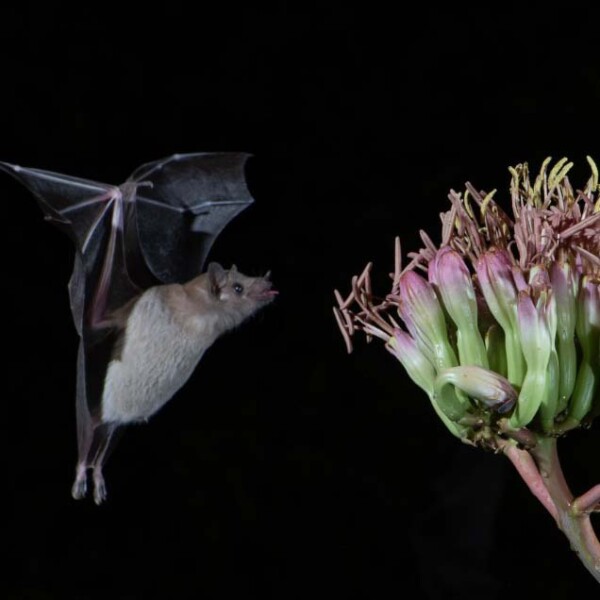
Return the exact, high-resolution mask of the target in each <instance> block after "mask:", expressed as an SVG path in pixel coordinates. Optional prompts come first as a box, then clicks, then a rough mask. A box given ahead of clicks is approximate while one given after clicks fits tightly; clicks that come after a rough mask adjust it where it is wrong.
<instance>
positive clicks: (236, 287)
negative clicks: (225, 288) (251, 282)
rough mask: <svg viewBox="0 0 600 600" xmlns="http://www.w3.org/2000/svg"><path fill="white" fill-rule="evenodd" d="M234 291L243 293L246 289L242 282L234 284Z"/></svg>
mask: <svg viewBox="0 0 600 600" xmlns="http://www.w3.org/2000/svg"><path fill="white" fill-rule="evenodd" d="M233 291H234V292H235V293H236V294H241V293H242V292H243V291H244V286H243V285H242V284H241V283H234V284H233Z"/></svg>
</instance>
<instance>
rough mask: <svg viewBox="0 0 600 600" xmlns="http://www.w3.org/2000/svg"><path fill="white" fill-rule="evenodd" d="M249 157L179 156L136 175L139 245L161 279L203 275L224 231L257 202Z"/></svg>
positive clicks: (133, 178) (244, 155)
mask: <svg viewBox="0 0 600 600" xmlns="http://www.w3.org/2000/svg"><path fill="white" fill-rule="evenodd" d="M248 156H249V155H248V154H242V153H198V154H175V155H174V156H171V157H169V158H165V159H163V160H159V161H156V162H153V163H149V164H146V165H143V166H141V167H139V168H138V169H136V171H135V172H134V173H133V174H132V175H131V177H130V179H129V182H131V183H135V184H136V189H137V196H136V210H137V228H138V237H139V243H140V248H141V251H142V254H143V256H144V260H145V263H146V264H147V265H148V267H149V268H150V270H151V271H152V273H153V274H154V276H155V277H157V278H158V279H159V280H160V281H162V282H164V283H173V282H183V281H187V280H189V279H191V278H193V277H195V276H196V275H198V274H199V273H200V272H201V271H202V267H203V265H204V262H205V261H206V257H207V255H208V252H209V251H210V248H211V246H212V244H213V242H214V240H215V239H216V237H217V236H218V235H219V233H220V232H221V231H222V230H223V228H224V227H225V226H226V225H227V224H228V223H229V221H231V220H232V219H233V218H234V217H235V216H237V215H238V214H239V213H240V212H241V211H242V210H244V208H246V207H247V206H248V205H250V204H251V203H252V202H253V201H254V200H253V198H252V196H251V195H250V192H249V191H248V188H247V186H246V181H245V177H244V165H245V163H246V160H247V159H248Z"/></svg>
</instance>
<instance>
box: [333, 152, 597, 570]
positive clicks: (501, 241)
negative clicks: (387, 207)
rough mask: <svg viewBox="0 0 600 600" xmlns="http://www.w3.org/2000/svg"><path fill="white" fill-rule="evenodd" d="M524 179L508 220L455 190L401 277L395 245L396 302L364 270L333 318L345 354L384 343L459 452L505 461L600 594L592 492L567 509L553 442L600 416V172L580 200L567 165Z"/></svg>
mask: <svg viewBox="0 0 600 600" xmlns="http://www.w3.org/2000/svg"><path fill="white" fill-rule="evenodd" d="M550 162H551V161H550V159H547V160H546V161H544V163H543V164H542V167H541V170H540V172H539V174H538V175H537V176H536V177H535V178H534V179H533V181H532V180H531V178H530V175H529V168H528V166H527V164H522V165H517V166H516V167H514V168H511V169H509V171H510V173H511V176H512V177H511V185H510V205H511V209H512V215H509V214H507V213H506V212H505V211H504V210H503V209H502V208H501V206H500V205H499V204H498V203H496V201H495V198H494V195H495V190H494V191H493V192H490V193H486V192H483V191H477V190H476V189H475V188H474V187H473V186H472V185H471V184H469V183H467V185H466V190H465V192H464V194H459V193H457V192H454V191H451V193H450V195H449V199H450V203H451V208H450V210H449V211H447V212H446V213H443V214H442V215H441V217H442V232H441V243H440V245H439V247H438V246H436V245H435V244H434V243H433V241H432V240H431V238H430V237H429V236H428V235H427V234H426V233H425V232H421V237H422V239H423V243H424V247H423V248H422V249H421V250H419V251H418V252H414V253H411V254H409V255H408V257H409V259H410V261H409V263H408V265H406V266H405V267H404V268H403V266H402V258H401V253H400V242H399V240H396V249H395V261H394V262H395V264H394V272H393V274H392V286H391V292H390V293H389V294H388V295H387V296H385V297H383V298H381V297H377V296H375V295H374V294H373V292H372V287H371V281H370V273H371V268H372V267H371V265H368V266H367V268H366V269H365V270H364V271H363V273H362V274H361V275H360V276H359V277H355V278H353V280H352V291H351V293H350V295H349V296H348V297H347V298H343V297H342V295H341V294H340V293H339V292H337V291H336V298H337V304H338V305H337V307H336V308H334V313H335V316H336V320H337V323H338V325H339V327H340V330H341V332H342V335H343V337H344V340H345V342H346V346H347V349H348V351H349V352H351V351H352V341H353V338H354V337H355V336H356V335H357V333H360V332H364V333H365V334H367V336H368V337H369V338H371V337H376V338H379V339H382V340H383V341H384V342H385V345H386V348H387V349H388V350H389V352H390V353H391V354H392V355H393V356H395V357H396V358H397V359H398V360H399V361H400V363H401V364H402V365H403V366H404V368H405V369H406V371H407V372H408V374H409V376H410V377H411V379H412V380H413V381H414V382H415V383H416V384H417V385H418V386H419V387H420V388H421V389H422V390H423V391H424V392H425V393H426V394H427V395H428V397H429V399H430V402H431V404H432V405H433V408H434V409H435V411H436V413H437V414H438V416H439V417H440V418H441V420H442V421H443V422H444V424H445V425H446V427H447V428H448V430H449V431H450V432H451V433H452V434H453V435H454V436H455V437H457V438H459V439H461V440H462V441H463V442H465V443H468V444H471V445H475V446H480V447H482V448H486V449H491V450H493V451H495V452H497V453H503V454H504V455H506V456H507V457H508V458H509V459H510V460H511V462H512V464H513V465H514V466H515V468H516V469H517V471H518V472H519V474H520V475H521V477H522V478H523V480H524V481H525V482H526V484H527V485H528V487H529V489H530V490H531V491H532V493H533V494H534V495H535V497H536V498H538V500H539V501H540V502H541V503H542V505H543V506H544V507H545V508H546V509H547V510H548V512H549V513H550V514H551V515H552V517H553V518H554V519H555V521H556V523H557V525H558V526H559V527H560V528H561V530H562V531H563V532H564V533H565V535H566V536H567V537H568V539H569V541H570V542H571V545H572V547H573V548H574V549H575V550H576V552H577V554H578V556H579V558H580V559H581V561H582V562H583V563H584V565H585V566H586V568H587V569H588V570H589V572H590V573H591V574H592V575H593V576H594V577H595V578H596V579H597V580H598V581H599V582H600V544H599V542H598V539H597V537H596V534H595V532H594V529H593V527H592V524H591V520H590V515H591V514H592V513H593V512H594V511H597V510H598V507H599V505H600V485H597V486H594V487H592V488H591V489H590V490H589V491H588V492H586V493H584V494H582V495H581V496H579V497H578V498H574V497H573V495H572V493H571V492H570V490H569V488H568V486H567V484H566V481H565V478H564V475H563V473H562V470H561V467H560V462H559V460H558V453H557V449H556V447H557V438H558V437H560V436H562V435H564V434H566V433H567V432H569V431H571V430H574V429H577V428H578V427H580V426H581V425H582V424H586V423H589V422H590V421H591V420H592V419H593V418H594V417H595V416H597V415H598V414H600V385H599V380H600V195H599V189H598V170H597V168H596V165H595V163H594V162H593V161H592V160H591V159H590V158H588V163H589V164H590V167H591V170H592V177H591V178H590V180H589V181H588V183H587V184H586V186H585V187H584V189H583V190H577V191H575V190H574V189H573V187H572V186H571V184H570V182H569V180H568V177H567V174H568V172H569V170H570V169H571V167H572V163H569V162H568V161H567V159H562V160H560V161H558V162H557V163H556V164H555V165H554V166H553V167H552V168H549V167H550Z"/></svg>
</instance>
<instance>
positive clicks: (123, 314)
mask: <svg viewBox="0 0 600 600" xmlns="http://www.w3.org/2000/svg"><path fill="white" fill-rule="evenodd" d="M274 295H275V292H274V291H272V290H271V284H270V282H269V280H268V279H267V278H264V277H257V278H253V277H246V276H245V275H242V274H241V273H239V272H238V271H237V269H235V267H232V268H231V269H230V270H229V271H225V270H223V269H222V268H221V267H220V266H219V265H216V264H214V263H212V264H211V265H210V266H209V270H208V272H207V273H204V274H202V275H200V276H198V277H196V278H195V279H193V280H191V281H190V282H188V283H186V284H183V285H179V284H171V285H162V286H156V287H152V288H149V289H148V290H146V291H145V292H144V293H143V294H141V296H140V297H139V298H138V299H137V300H135V301H133V302H131V303H129V304H128V305H127V306H126V307H123V309H122V310H120V311H116V312H115V314H114V315H113V316H112V320H111V321H112V324H113V326H115V327H117V328H119V329H122V333H121V339H120V340H119V341H118V342H117V343H116V344H115V355H114V358H113V359H112V360H111V361H110V363H109V365H108V369H107V373H106V377H105V381H104V389H103V393H102V403H101V412H100V417H99V418H98V419H96V420H95V421H91V422H90V423H89V432H88V434H87V435H85V436H84V438H85V439H86V440H87V441H88V442H87V445H86V446H84V447H83V448H81V449H80V457H79V463H78V465H77V470H76V477H75V483H74V485H73V496H74V497H76V498H80V497H82V496H83V495H85V493H86V490H87V483H86V480H87V470H88V469H90V468H92V469H93V470H94V498H95V500H96V502H97V503H100V502H102V501H103V500H104V498H105V496H106V488H105V485H104V479H103V476H102V465H103V462H104V459H105V453H106V449H107V447H108V445H109V443H110V440H111V437H112V434H113V432H114V431H115V429H116V428H117V427H118V426H120V425H125V424H127V423H132V422H136V421H145V420H147V419H148V418H149V417H150V416H152V415H153V414H154V413H155V412H157V411H158V410H159V409H160V408H161V407H162V406H164V405H165V404H166V403H167V402H168V401H169V400H170V399H171V398H172V397H173V395H174V394H175V393H176V392H177V391H178V390H179V389H180V388H181V386H183V384H184V383H185V382H186V381H187V379H188V378H189V377H190V375H191V374H192V372H193V370H194V368H195V367H196V365H197V364H198V362H199V360H200V359H201V358H202V355H203V354H204V352H205V351H206V350H207V349H208V348H209V347H210V346H211V345H212V344H213V343H214V341H215V340H216V339H217V338H218V337H219V336H220V335H221V334H223V333H225V332H226V331H228V330H230V329H232V328H234V327H235V326H237V325H239V324H240V323H241V322H242V321H244V320H245V319H246V318H247V317H249V316H251V315H252V314H253V313H255V312H256V311H257V310H258V309H259V308H261V307H262V306H264V305H266V304H268V303H269V302H270V301H271V300H272V299H273V297H274Z"/></svg>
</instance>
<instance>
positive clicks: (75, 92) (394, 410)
mask: <svg viewBox="0 0 600 600" xmlns="http://www.w3.org/2000/svg"><path fill="white" fill-rule="evenodd" d="M102 6H104V5H102ZM194 10H195V12H194V13H192V12H190V10H188V9H185V8H183V7H181V6H180V5H179V4H178V3H177V2H169V3H165V4H162V5H159V6H158V7H156V8H151V7H150V5H146V6H145V7H144V8H140V9H138V11H139V14H137V15H131V16H127V15H124V14H123V13H122V12H121V11H120V10H117V9H112V10H111V9H106V8H101V7H100V5H95V6H93V7H92V6H91V5H83V6H80V7H79V8H76V9H74V8H73V7H69V8H67V7H61V6H60V5H56V4H55V3H48V4H46V5H45V6H44V7H36V8H35V9H31V10H30V11H28V10H27V8H25V7H24V5H21V8H19V9H15V8H6V7H5V8H3V14H2V20H1V22H0V48H1V51H2V66H1V69H2V86H1V89H0V107H1V108H2V111H1V112H0V115H1V116H0V158H1V159H2V160H6V161H9V162H12V163H17V164H23V165H26V166H36V167H40V168H46V169H50V170H56V171H61V172H66V173H71V174H77V175H80V176H83V177H87V178H90V179H96V180H100V181H106V182H111V183H119V182H120V181H123V180H124V179H125V178H126V177H127V176H128V174H129V173H130V172H131V171H132V170H133V169H134V168H135V167H136V166H138V165H139V164H141V163H143V162H146V161H149V160H154V159H157V158H160V157H162V156H167V155H169V154H172V153H174V152H192V151H209V150H223V151H228V150H231V151H233V150H235V151H246V152H250V153H252V154H253V155H254V158H252V159H251V161H250V162H249V163H248V169H247V176H248V182H249V187H250V189H251V191H252V193H253V195H254V197H255V198H256V203H255V204H254V205H253V206H252V207H251V208H250V209H249V210H247V211H246V212H245V213H244V214H243V215H241V216H240V217H239V218H238V219H236V220H235V222H233V223H232V224H231V225H230V226H229V227H228V228H227V230H226V231H225V232H224V233H223V235H222V236H221V237H220V238H219V240H218V242H217V243H216V245H215V247H214V249H213V252H212V255H211V258H212V259H214V260H218V261H220V262H222V263H223V264H225V265H226V266H228V265H230V264H231V263H232V262H235V263H237V265H238V266H239V268H240V269H241V270H243V271H245V272H249V273H251V274H256V273H262V272H264V271H265V270H266V269H267V268H270V269H272V271H273V279H274V281H275V284H276V286H277V288H278V289H279V290H280V296H279V297H278V299H277V301H276V303H275V304H274V305H272V306H270V307H269V308H268V309H266V310H265V311H264V312H263V313H261V314H260V315H259V316H258V317H257V318H255V319H253V320H252V321H251V322H249V323H246V324H245V325H244V326H243V327H241V328H240V329H239V330H238V331H236V332H234V333H232V334H230V335H227V336H226V337H224V338H223V339H221V340H219V341H218V343H216V344H215V346H214V347H213V348H212V349H211V351H210V352H209V353H208V354H207V355H206V357H205V358H204V359H203V360H202V362H201V364H200V366H199V367H198V369H197V370H196V372H195V374H194V375H193V377H192V379H191V381H190V382H189V383H188V385H187V386H186V387H185V388H184V389H183V390H182V391H181V392H180V393H179V394H178V395H177V396H176V398H175V400H174V401H173V402H172V403H170V404H169V405H168V406H167V407H166V408H165V409H164V410H163V411H162V412H161V414H159V415H158V416H157V417H156V418H154V419H152V420H151V421H150V423H149V424H147V425H145V426H140V427H132V428H130V430H128V431H127V432H126V434H125V435H124V436H123V439H122V441H121V443H120V444H119V447H118V448H117V450H116V451H115V453H114V455H113V456H112V457H111V460H110V461H109V463H108V466H107V468H106V470H105V473H106V477H107V481H108V486H109V499H108V502H107V503H106V504H105V505H103V506H102V507H100V508H97V507H96V506H95V505H94V504H93V503H92V502H91V501H90V500H86V501H83V502H75V501H74V500H72V499H71V497H70V493H69V492H70V485H71V482H72V476H73V468H74V464H75V458H76V441H75V423H74V420H75V411H74V402H73V397H74V382H75V353H76V347H77V337H76V334H75V331H74V328H73V326H72V322H71V316H70V313H69V306H68V298H67V293H66V284H67V281H68V278H69V275H70V271H71V265H72V258H73V250H72V248H71V244H70V242H69V240H68V239H67V238H66V237H65V236H63V235H62V234H61V233H60V232H58V231H57V230H56V229H54V228H53V227H50V226H49V225H48V224H46V223H44V221H43V219H42V215H41V212H40V211H39V208H38V207H37V206H36V203H35V202H34V201H33V199H32V198H31V197H30V196H29V195H28V193H27V192H26V190H25V189H24V188H21V187H20V186H19V185H18V184H17V183H16V182H14V181H13V180H11V179H10V178H9V177H8V176H3V177H2V178H1V181H0V193H1V199H2V203H3V206H4V211H3V215H4V217H3V223H4V225H3V228H2V233H3V239H2V249H3V252H2V254H3V260H2V270H3V277H2V285H3V297H4V303H3V306H4V311H3V312H4V322H5V323H6V325H7V327H6V329H5V331H4V332H3V334H4V335H3V338H4V341H5V351H6V353H7V355H6V356H7V358H5V359H4V370H5V379H4V381H5V383H4V388H5V393H4V402H3V411H2V418H1V422H2V443H3V451H2V457H3V458H2V472H3V478H2V479H3V484H2V485H3V494H2V496H3V498H4V500H5V503H4V505H5V508H4V510H3V515H4V520H5V525H4V526H3V527H2V531H3V534H2V542H3V546H4V548H5V550H6V553H7V559H6V560H5V561H3V565H4V568H5V570H6V572H5V574H4V575H3V576H2V578H1V579H0V588H1V589H2V592H3V597H7V598H19V599H20V598H23V599H38V598H40V599H42V598H43V599H54V598H60V599H63V598H81V599H87V598H90V599H92V598H113V599H133V598H149V597H153V596H154V595H158V596H159V597H174V598H211V599H212V598H228V597H237V598H277V599H280V598H281V599H295V598H302V599H304V598H314V597H318V596H321V595H325V594H326V595H328V597H330V598H352V599H354V598H369V599H371V598H372V599H380V598H392V597H393V598H396V597H407V598H475V597H478V598H480V597H486V598H498V597H500V596H501V595H506V594H509V595H510V596H507V597H512V598H525V597H528V598H529V597H538V596H537V595H538V594H539V595H540V596H539V597H542V596H541V595H542V594H545V596H544V597H546V598H564V597H566V595H567V594H576V593H582V594H583V593H586V592H587V593H588V594H590V597H592V596H591V595H592V594H596V595H597V584H596V583H595V582H594V581H593V579H592V578H591V577H590V576H589V575H588V574H587V572H585V570H584V568H583V567H582V566H581V565H580V564H579V563H578V562H577V560H576V558H575V556H574V555H573V554H572V553H571V552H570V551H569V548H568V544H567V542H566V539H564V537H563V535H562V534H561V533H560V532H559V531H558V530H557V529H556V528H555V526H554V524H553V522H552V521H551V519H550V517H549V516H548V515H547V514H545V512H544V510H543V509H542V507H541V506H540V505H538V504H537V503H536V501H535V499H534V498H533V497H532V496H531V495H530V494H529V492H528V491H527V490H526V488H525V486H524V484H522V482H521V481H520V480H519V479H518V477H517V476H516V474H514V473H513V472H512V470H511V468H510V465H509V464H508V461H506V460H505V459H504V458H502V457H497V456H494V455H491V454H485V453H483V452H482V451H479V450H475V449H472V448H468V447H466V446H463V445H461V444H460V443H459V442H458V441H456V440H455V439H453V438H452V437H451V436H450V435H449V434H448V433H447V432H446V431H445V429H444V428H443V426H442V425H441V423H440V422H438V420H437V418H436V417H435V415H434V413H433V411H432V410H431V409H430V407H429V405H428V401H427V399H426V398H425V396H424V395H423V394H422V393H421V392H419V391H418V390H417V388H416V387H415V386H413V385H412V384H411V383H410V381H409V380H408V378H407V377H406V375H405V374H404V373H403V371H402V369H401V367H400V365H398V364H397V363H395V362H394V361H393V359H392V358H391V357H389V356H388V355H387V353H386V352H385V351H384V349H383V347H382V345H380V344H376V343H375V344H373V345H372V346H370V347H365V345H364V344H358V347H357V349H356V351H355V353H354V354H352V355H351V356H347V355H346V353H345V350H344V347H343V344H342V341H341V338H340V336H339V335H338V333H337V330H336V327H335V324H334V321H333V318H332V315H331V306H332V303H333V296H332V291H333V289H334V288H336V287H337V288H340V289H341V290H342V291H343V292H346V291H347V290H348V287H349V282H350V278H351V276H352V275H353V274H355V273H357V272H359V271H360V270H361V269H362V267H363V266H364V264H365V263H366V262H367V261H369V260H373V261H374V262H375V264H376V269H375V270H376V272H377V273H379V275H378V276H377V277H376V284H377V286H378V287H379V289H381V291H382V293H383V292H385V291H387V285H388V280H387V275H386V273H387V272H388V271H389V270H390V269H391V268H392V261H393V238H394V236H395V235H400V236H401V237H402V241H403V247H404V250H405V251H406V250H411V249H412V250H414V249H417V248H418V247H419V241H418V230H419V229H420V228H424V229H427V230H428V231H429V232H430V233H431V235H432V237H433V238H434V240H437V239H439V238H438V237H437V236H438V217H437V215H438V213H439V212H440V211H442V210H446V208H447V200H446V195H447V192H448V190H449V189H450V188H455V189H462V186H463V185H464V182H465V181H468V180H469V181H472V182H473V183H474V184H475V185H476V186H477V187H479V188H484V189H486V190H489V189H491V188H499V190H500V192H499V196H498V197H500V196H501V194H503V197H504V198H506V197H507V193H506V191H507V189H508V183H509V176H508V172H507V167H508V166H509V165H514V164H517V163H520V162H523V161H528V162H529V163H530V164H531V166H532V168H533V170H536V169H537V168H538V167H539V164H540V163H541V161H542V160H543V158H544V157H546V156H548V155H551V156H553V157H554V158H556V159H558V158H560V157H561V156H568V157H569V158H570V159H572V160H574V161H575V162H576V166H575V168H574V169H573V175H572V177H571V180H572V181H573V182H574V183H575V184H576V185H583V183H584V182H585V181H586V180H587V177H588V168H587V165H586V164H585V155H586V154H590V155H592V156H595V157H596V159H597V160H600V152H599V148H598V132H599V127H598V116H599V114H600V67H599V64H600V50H599V46H598V39H597V17H598V15H597V14H596V13H595V11H591V10H589V9H588V10H581V9H579V8H576V7H574V6H573V5H568V6H566V7H562V8H561V9H560V12H552V10H551V9H550V8H546V9H545V10H542V9H541V8H539V10H538V9H537V8H536V9H534V8H532V9H530V12H529V13H525V12H524V11H523V9H522V8H516V7H515V8H512V7H511V5H510V4H503V5H502V8H498V9H490V8H489V7H487V8H482V7H471V8H468V9H467V8H462V7H460V6H457V5H454V4H453V5H452V7H451V8H447V9H445V10H444V11H440V10H439V9H437V8H435V7H430V6H429V5H427V4H426V3H422V5H420V6H411V7H410V12H411V14H409V13H408V9H407V8H404V9H402V8H399V12H398V13H397V14H396V13H392V12H390V10H389V9H383V8H380V7H378V6H376V5H375V4H372V5H369V4H367V5H363V6H362V7H361V8H360V9H359V8H349V7H347V6H345V5H344V4H342V3H339V4H336V3H329V4H327V5H321V4H319V3H315V4H312V3H310V2H308V3H301V4H300V3H299V4H298V5H297V6H296V7H294V6H292V5H285V4H281V5H280V7H279V8H278V9H269V10H267V9H264V8H256V7H246V8H242V9H240V7H238V6H237V5H235V4H233V3H228V2H224V3H220V5H219V8H216V7H214V6H212V4H208V3H197V4H195V5H194ZM562 448H563V456H564V462H565V468H566V471H567V474H568V476H569V478H570V481H571V483H572V484H573V488H574V489H575V490H576V491H583V490H584V489H586V488H587V487H589V486H590V485H592V484H593V483H596V482H597V481H598V479H599V478H600V469H599V467H598V463H597V460H596V458H597V456H598V451H599V443H598V430H597V428H595V430H594V429H593V430H591V431H587V432H580V433H577V434H574V435H572V436H571V438H569V439H568V440H565V441H564V443H563V444H562Z"/></svg>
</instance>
